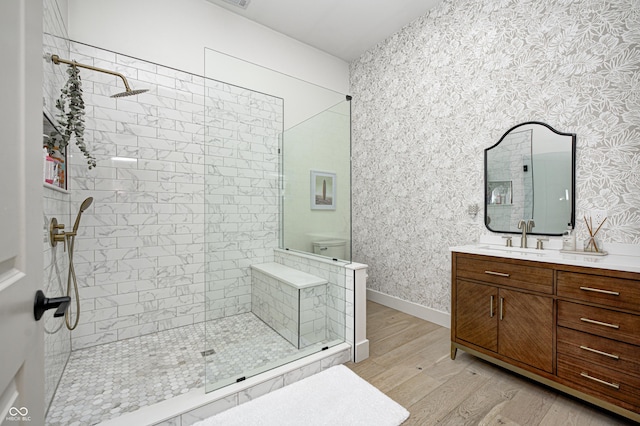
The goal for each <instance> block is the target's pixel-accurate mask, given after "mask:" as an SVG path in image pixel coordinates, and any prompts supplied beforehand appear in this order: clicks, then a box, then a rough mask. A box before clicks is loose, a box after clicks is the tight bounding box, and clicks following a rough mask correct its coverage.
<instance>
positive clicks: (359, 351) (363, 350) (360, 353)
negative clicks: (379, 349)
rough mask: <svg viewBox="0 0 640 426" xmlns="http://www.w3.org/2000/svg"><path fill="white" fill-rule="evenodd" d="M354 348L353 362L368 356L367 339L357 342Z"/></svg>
mask: <svg viewBox="0 0 640 426" xmlns="http://www.w3.org/2000/svg"><path fill="white" fill-rule="evenodd" d="M354 349H355V351H354V356H353V362H360V361H364V360H365V359H367V358H369V339H365V340H364V341H362V342H359V343H357V344H356V347H355V348H354Z"/></svg>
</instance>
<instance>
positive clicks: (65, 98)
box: [46, 65, 96, 170]
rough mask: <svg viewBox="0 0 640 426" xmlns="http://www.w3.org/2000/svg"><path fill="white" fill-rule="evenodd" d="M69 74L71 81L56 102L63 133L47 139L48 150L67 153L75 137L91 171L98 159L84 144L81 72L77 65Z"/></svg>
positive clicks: (71, 66)
mask: <svg viewBox="0 0 640 426" xmlns="http://www.w3.org/2000/svg"><path fill="white" fill-rule="evenodd" d="M67 74H68V75H69V79H68V80H67V83H66V84H65V86H64V87H63V88H62V89H61V93H60V97H59V98H58V100H56V108H57V109H58V116H57V121H58V124H59V125H60V128H61V129H62V132H57V131H56V132H51V133H50V134H49V138H48V139H46V148H47V151H49V154H50V155H52V154H53V153H54V152H56V151H60V152H62V151H66V148H67V145H69V141H70V140H71V136H72V135H73V136H75V139H76V145H77V147H78V149H80V151H82V153H83V154H84V156H85V157H86V159H87V164H88V165H89V166H88V167H89V170H91V169H92V168H94V167H95V166H96V159H95V157H93V155H91V153H90V152H89V151H88V150H87V145H86V144H85V142H84V100H83V99H82V80H81V78H80V70H79V69H78V67H76V66H75V65H70V66H69V68H68V69H67ZM67 107H68V111H67Z"/></svg>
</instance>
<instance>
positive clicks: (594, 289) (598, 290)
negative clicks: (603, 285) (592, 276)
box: [580, 287, 620, 296]
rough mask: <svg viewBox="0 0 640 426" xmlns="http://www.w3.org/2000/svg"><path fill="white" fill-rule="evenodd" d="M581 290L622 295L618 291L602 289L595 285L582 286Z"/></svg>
mask: <svg viewBox="0 0 640 426" xmlns="http://www.w3.org/2000/svg"><path fill="white" fill-rule="evenodd" d="M580 290H584V291H593V292H594V293H602V294H610V295H612V296H620V293H619V292H617V291H611V290H601V289H599V288H593V287H580Z"/></svg>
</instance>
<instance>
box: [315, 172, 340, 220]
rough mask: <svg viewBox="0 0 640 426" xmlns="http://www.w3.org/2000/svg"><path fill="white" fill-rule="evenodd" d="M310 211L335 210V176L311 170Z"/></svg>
mask: <svg viewBox="0 0 640 426" xmlns="http://www.w3.org/2000/svg"><path fill="white" fill-rule="evenodd" d="M311 209H312V210H335V209H336V174H335V173H331V172H319V171H317V170H311Z"/></svg>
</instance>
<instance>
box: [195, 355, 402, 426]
mask: <svg viewBox="0 0 640 426" xmlns="http://www.w3.org/2000/svg"><path fill="white" fill-rule="evenodd" d="M408 417H409V412H408V411H407V410H405V409H404V408H403V407H402V406H400V405H399V404H398V403H396V402H395V401H393V400H392V399H390V398H389V397H388V396H386V395H385V394H383V393H382V392H380V391H379V390H378V389H376V388H375V387H373V386H372V385H370V384H369V383H367V382H366V381H364V380H363V379H361V378H360V377H359V376H358V375H357V374H355V373H354V372H353V371H351V370H349V369H348V368H347V367H345V366H344V365H337V366H335V367H331V368H329V369H328V370H325V371H323V372H321V373H318V374H315V375H313V376H310V377H307V378H306V379H303V380H300V381H299V382H295V383H292V384H291V385H288V386H285V387H283V388H281V389H278V390H276V391H274V392H271V393H268V394H266V395H264V396H261V397H259V398H256V399H254V400H252V401H249V402H247V403H244V404H241V405H238V406H237V407H234V408H231V409H229V410H227V411H223V412H222V413H220V414H218V415H215V416H213V417H209V418H208V419H205V420H202V421H200V422H198V423H195V424H194V426H217V425H220V426H258V425H260V426H263V425H264V426H339V425H345V426H346V425H348V426H356V425H363V426H372V425H375V426H398V425H400V424H401V423H402V422H404V421H405V420H406V419H407V418H408Z"/></svg>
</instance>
